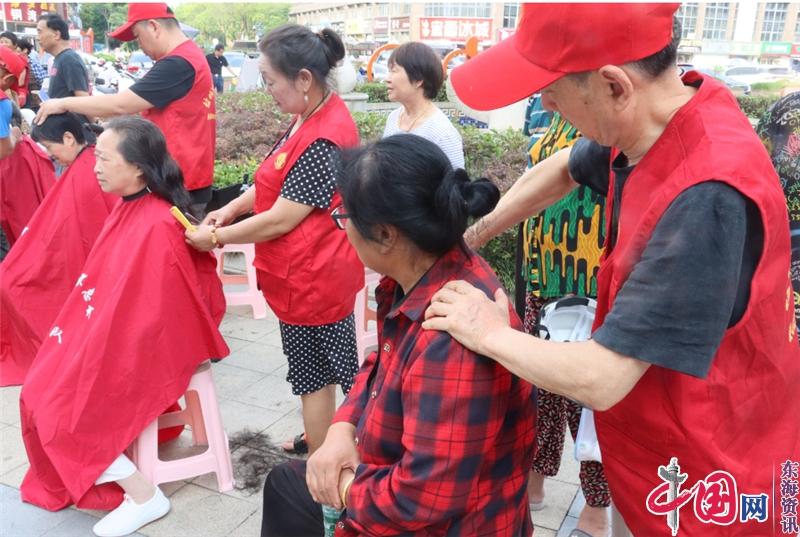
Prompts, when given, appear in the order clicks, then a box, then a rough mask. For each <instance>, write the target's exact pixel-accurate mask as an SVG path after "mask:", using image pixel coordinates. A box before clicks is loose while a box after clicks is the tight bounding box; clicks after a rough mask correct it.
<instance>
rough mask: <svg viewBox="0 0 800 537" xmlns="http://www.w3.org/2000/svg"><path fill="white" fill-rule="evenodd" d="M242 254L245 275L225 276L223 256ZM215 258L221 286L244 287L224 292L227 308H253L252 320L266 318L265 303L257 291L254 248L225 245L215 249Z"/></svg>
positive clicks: (246, 245)
mask: <svg viewBox="0 0 800 537" xmlns="http://www.w3.org/2000/svg"><path fill="white" fill-rule="evenodd" d="M232 252H242V253H243V254H244V264H245V270H246V271H247V272H246V274H225V254H226V253H232ZM214 255H216V256H217V274H219V279H220V280H222V285H246V286H247V289H245V290H244V291H225V302H226V304H227V305H228V306H250V307H251V308H253V318H254V319H263V318H264V317H266V316H267V302H266V300H264V295H262V294H261V291H259V290H258V284H257V283H256V268H255V267H254V266H253V260H254V259H255V258H256V248H255V246H254V245H253V244H252V243H251V244H226V245H225V246H223V247H222V248H215V249H214Z"/></svg>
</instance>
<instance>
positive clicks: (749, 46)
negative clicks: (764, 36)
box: [730, 41, 761, 56]
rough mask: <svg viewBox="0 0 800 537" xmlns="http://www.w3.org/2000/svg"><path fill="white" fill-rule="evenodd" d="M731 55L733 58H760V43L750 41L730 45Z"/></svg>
mask: <svg viewBox="0 0 800 537" xmlns="http://www.w3.org/2000/svg"><path fill="white" fill-rule="evenodd" d="M730 53H731V54H733V55H735V56H760V55H761V43H753V42H750V41H737V42H735V43H731V52H730Z"/></svg>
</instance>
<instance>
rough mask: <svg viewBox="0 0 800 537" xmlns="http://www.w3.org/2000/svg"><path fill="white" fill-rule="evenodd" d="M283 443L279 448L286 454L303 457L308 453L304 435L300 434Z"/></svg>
mask: <svg viewBox="0 0 800 537" xmlns="http://www.w3.org/2000/svg"><path fill="white" fill-rule="evenodd" d="M290 442H291V444H290V443H289V442H284V443H283V444H281V447H282V448H283V450H284V451H285V452H286V453H294V454H296V455H304V454H306V453H308V444H307V443H306V433H300V434H298V435H297V436H295V437H294V438H293V439H292V440H291V441H290Z"/></svg>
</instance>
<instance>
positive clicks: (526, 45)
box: [450, 3, 680, 110]
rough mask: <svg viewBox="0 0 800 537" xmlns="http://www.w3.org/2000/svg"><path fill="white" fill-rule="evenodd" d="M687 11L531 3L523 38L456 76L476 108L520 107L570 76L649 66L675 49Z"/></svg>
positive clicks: (673, 5)
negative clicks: (644, 62) (678, 16)
mask: <svg viewBox="0 0 800 537" xmlns="http://www.w3.org/2000/svg"><path fill="white" fill-rule="evenodd" d="M679 6H680V4H677V3H671V4H583V3H562V4H525V5H524V6H523V9H522V19H521V20H520V23H519V26H518V28H517V31H516V33H515V34H514V35H513V36H511V37H509V38H508V39H506V40H504V41H501V42H500V43H498V44H497V45H495V46H493V47H492V48H490V49H488V50H485V51H483V52H481V53H480V54H478V55H477V56H475V57H474V58H472V59H470V60H469V61H468V62H466V63H464V65H461V66H460V67H457V68H455V69H453V72H452V73H451V74H450V76H451V77H452V82H453V88H454V89H455V91H456V94H457V95H458V97H459V98H460V99H461V100H462V101H463V102H464V104H466V105H467V106H469V107H470V108H474V109H476V110H492V109H495V108H500V107H502V106H506V105H509V104H511V103H515V102H517V101H520V100H522V99H524V98H526V97H528V96H530V95H532V94H533V93H536V92H537V91H539V90H541V89H542V88H544V87H546V86H549V85H550V84H552V83H553V82H555V81H556V80H558V79H559V78H561V77H563V76H564V75H566V74H569V73H580V72H583V71H591V70H594V69H598V68H600V67H602V66H604V65H609V64H610V65H622V64H624V63H628V62H631V61H635V60H641V59H642V58H646V57H647V56H650V55H651V54H654V53H656V52H658V51H659V50H661V49H663V48H664V47H666V46H667V44H668V43H669V42H670V40H671V39H672V17H673V14H674V13H675V10H677V9H678V7H679Z"/></svg>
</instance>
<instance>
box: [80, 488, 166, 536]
mask: <svg viewBox="0 0 800 537" xmlns="http://www.w3.org/2000/svg"><path fill="white" fill-rule="evenodd" d="M167 513H169V499H168V498H167V497H166V496H164V493H163V492H161V489H160V488H158V487H156V493H155V494H154V495H153V497H152V498H150V499H149V500H147V501H146V502H144V503H143V504H138V503H136V502H134V501H133V500H132V499H130V498H129V497H128V495H127V494H126V495H125V499H124V500H122V503H121V504H119V507H117V508H116V509H114V510H113V511H111V512H110V513H108V514H107V515H106V516H104V517H103V518H102V519H100V522H98V523H97V524H95V525H94V527H93V528H92V531H94V534H95V535H97V536H98V537H123V536H124V535H130V534H131V533H134V532H135V531H137V530H138V529H139V528H141V527H142V526H145V525H147V524H149V523H151V522H153V521H154V520H158V519H159V518H161V517H162V516H164V515H166V514H167Z"/></svg>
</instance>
